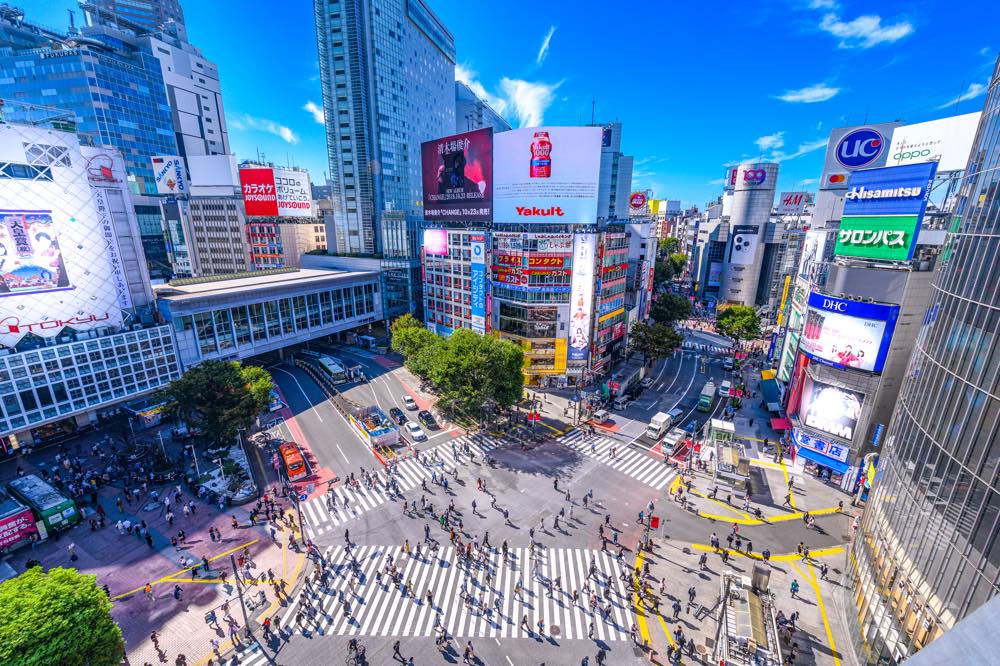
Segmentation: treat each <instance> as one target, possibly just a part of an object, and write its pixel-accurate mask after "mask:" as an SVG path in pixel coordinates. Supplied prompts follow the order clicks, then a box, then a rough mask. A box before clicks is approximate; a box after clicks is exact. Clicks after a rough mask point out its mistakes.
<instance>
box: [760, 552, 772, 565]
mask: <svg viewBox="0 0 1000 666" xmlns="http://www.w3.org/2000/svg"><path fill="white" fill-rule="evenodd" d="M760 557H761V559H762V560H764V564H770V563H771V551H770V550H768V549H767V548H765V549H764V550H762V551H760Z"/></svg>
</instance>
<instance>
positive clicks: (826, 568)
mask: <svg viewBox="0 0 1000 666" xmlns="http://www.w3.org/2000/svg"><path fill="white" fill-rule="evenodd" d="M829 570H830V567H829V565H827V563H826V562H824V563H823V564H821V565H820V567H819V575H820V578H822V579H823V580H826V574H827V572H828V571H829Z"/></svg>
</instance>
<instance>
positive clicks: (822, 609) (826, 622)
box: [792, 549, 842, 666]
mask: <svg viewBox="0 0 1000 666" xmlns="http://www.w3.org/2000/svg"><path fill="white" fill-rule="evenodd" d="M841 550H842V549H841ZM810 556H811V554H810ZM792 566H793V567H795V570H796V571H798V572H799V574H801V576H802V580H804V581H805V582H807V583H809V587H811V588H812V589H813V592H815V593H816V606H817V608H819V614H820V617H822V618H823V628H824V629H825V630H826V640H827V641H828V642H829V644H830V652H831V654H832V655H833V666H840V653H839V652H837V644H836V643H835V642H834V640H833V631H832V630H831V629H830V618H829V617H827V614H826V605H825V604H824V603H823V595H822V594H821V593H820V591H819V581H818V580H816V570H815V569H813V566H812V564H811V563H810V562H808V561H807V562H806V566H807V567H809V575H808V576H807V575H806V574H805V572H803V571H802V569H800V568H798V567H797V566H796V565H795V563H792Z"/></svg>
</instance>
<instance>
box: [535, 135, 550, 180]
mask: <svg viewBox="0 0 1000 666" xmlns="http://www.w3.org/2000/svg"><path fill="white" fill-rule="evenodd" d="M551 175H552V142H551V141H550V140H549V133H548V132H535V137H534V139H532V141H531V177H532V178H549V177H550V176H551Z"/></svg>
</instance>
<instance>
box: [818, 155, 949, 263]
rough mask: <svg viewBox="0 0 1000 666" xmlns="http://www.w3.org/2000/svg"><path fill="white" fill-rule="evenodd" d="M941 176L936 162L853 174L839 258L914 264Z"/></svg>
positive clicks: (846, 197) (838, 235)
mask: <svg viewBox="0 0 1000 666" xmlns="http://www.w3.org/2000/svg"><path fill="white" fill-rule="evenodd" d="M936 171H937V163H936V162H921V163H918V164H907V165H904V166H893V167H884V168H881V169H868V170H865V171H857V172H855V173H853V174H851V177H850V181H849V182H850V189H849V190H848V191H847V192H846V193H845V194H844V214H843V217H842V218H841V222H840V229H839V231H838V232H837V246H836V249H835V250H834V253H835V254H836V255H837V256H840V257H861V258H867V259H882V260H886V261H908V260H910V259H912V258H913V250H914V248H915V247H916V240H917V236H918V234H919V233H920V222H921V220H922V219H923V216H924V210H925V209H926V207H927V198H928V196H929V195H930V190H931V185H932V184H933V181H934V175H935V173H936Z"/></svg>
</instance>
